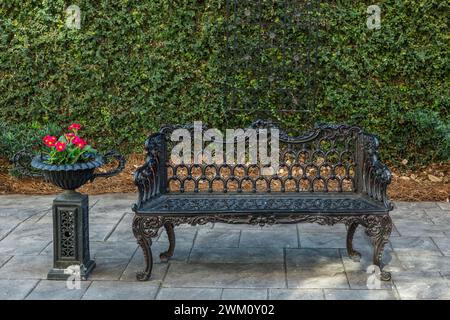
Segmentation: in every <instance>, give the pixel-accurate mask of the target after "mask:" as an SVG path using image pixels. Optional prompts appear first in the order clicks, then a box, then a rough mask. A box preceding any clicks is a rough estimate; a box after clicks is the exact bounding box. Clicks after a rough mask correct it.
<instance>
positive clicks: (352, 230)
mask: <svg viewBox="0 0 450 320" xmlns="http://www.w3.org/2000/svg"><path fill="white" fill-rule="evenodd" d="M357 227H358V223H357V222H351V223H350V224H349V225H348V230H347V254H348V256H349V257H350V259H352V260H353V261H355V262H358V261H359V260H360V259H361V254H360V253H359V252H358V251H356V250H355V249H353V236H354V235H355V231H356V228H357Z"/></svg>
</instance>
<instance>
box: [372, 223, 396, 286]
mask: <svg viewBox="0 0 450 320" xmlns="http://www.w3.org/2000/svg"><path fill="white" fill-rule="evenodd" d="M391 231H392V220H391V218H390V217H389V215H385V216H378V217H377V219H373V223H370V224H368V225H367V226H366V232H367V234H368V235H369V236H370V238H371V239H372V244H373V264H374V265H376V266H378V267H379V268H380V272H381V273H380V279H381V280H383V281H389V280H391V273H390V272H387V271H383V261H382V258H383V250H384V246H385V245H386V243H388V241H389V236H390V235H391Z"/></svg>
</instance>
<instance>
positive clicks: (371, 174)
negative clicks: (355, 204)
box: [362, 134, 394, 210]
mask: <svg viewBox="0 0 450 320" xmlns="http://www.w3.org/2000/svg"><path fill="white" fill-rule="evenodd" d="M379 144H380V143H379V141H378V139H377V138H376V137H375V136H374V135H371V134H364V135H363V150H364V155H363V168H362V175H363V176H362V183H363V190H364V192H365V193H367V195H368V196H369V197H371V198H373V199H376V200H379V201H382V202H383V203H384V206H385V207H386V209H388V210H392V209H393V208H394V206H393V205H392V203H391V201H390V200H389V198H388V196H387V186H388V185H389V184H390V183H391V179H392V174H391V171H390V170H389V168H388V167H387V166H386V165H384V164H383V163H381V162H380V161H379V159H378V157H379V155H378V147H379Z"/></svg>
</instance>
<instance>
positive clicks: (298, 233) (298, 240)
mask: <svg viewBox="0 0 450 320" xmlns="http://www.w3.org/2000/svg"><path fill="white" fill-rule="evenodd" d="M295 230H296V232H297V247H298V248H301V246H300V230H299V229H298V223H296V224H295Z"/></svg>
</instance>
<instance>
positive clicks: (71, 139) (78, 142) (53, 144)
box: [43, 123, 87, 152]
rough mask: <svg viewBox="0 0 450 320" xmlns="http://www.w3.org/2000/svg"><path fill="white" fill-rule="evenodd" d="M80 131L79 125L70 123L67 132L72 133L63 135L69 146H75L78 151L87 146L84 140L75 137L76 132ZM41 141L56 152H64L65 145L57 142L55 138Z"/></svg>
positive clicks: (45, 138) (47, 137)
mask: <svg viewBox="0 0 450 320" xmlns="http://www.w3.org/2000/svg"><path fill="white" fill-rule="evenodd" d="M80 129H81V125H79V124H78V123H72V124H71V125H70V126H69V130H71V131H73V132H70V133H66V134H65V135H64V137H65V138H66V140H67V142H68V143H69V144H72V145H74V146H77V147H78V148H80V149H83V148H84V147H85V146H86V145H87V142H86V141H85V140H84V139H82V138H80V137H79V136H77V135H76V133H77V131H78V130H80ZM60 139H61V138H60ZM43 141H44V144H45V145H46V146H47V147H50V148H55V149H56V151H58V152H62V151H64V150H66V146H67V143H66V142H63V141H58V139H57V138H56V137H55V136H45V137H44V139H43Z"/></svg>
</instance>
